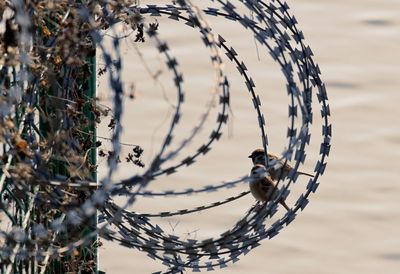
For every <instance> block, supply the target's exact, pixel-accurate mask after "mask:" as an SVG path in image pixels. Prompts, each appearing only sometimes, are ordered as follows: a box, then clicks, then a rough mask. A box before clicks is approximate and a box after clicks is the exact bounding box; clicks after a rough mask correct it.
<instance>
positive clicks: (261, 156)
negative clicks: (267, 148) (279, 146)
mask: <svg viewBox="0 0 400 274" xmlns="http://www.w3.org/2000/svg"><path fill="white" fill-rule="evenodd" d="M249 158H251V160H252V161H253V164H254V165H257V164H258V165H263V166H265V162H266V161H265V152H264V150H263V149H261V148H258V149H256V150H254V151H253V152H252V153H251V154H250V155H249ZM268 165H270V166H271V167H272V168H271V169H270V170H269V171H268V172H269V175H270V176H271V178H272V179H273V180H274V181H278V180H279V179H284V178H286V177H287V176H288V175H289V172H290V171H291V170H292V169H293V167H292V166H290V165H289V164H288V163H284V162H283V161H280V160H279V157H278V156H276V155H274V154H272V153H268ZM297 174H299V175H306V176H310V177H314V175H312V174H310V173H306V172H302V171H297Z"/></svg>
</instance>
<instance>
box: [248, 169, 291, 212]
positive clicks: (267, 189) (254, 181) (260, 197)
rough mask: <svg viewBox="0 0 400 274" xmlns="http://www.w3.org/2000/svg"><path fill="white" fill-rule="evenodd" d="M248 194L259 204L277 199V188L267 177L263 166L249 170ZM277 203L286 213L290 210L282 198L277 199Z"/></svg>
mask: <svg viewBox="0 0 400 274" xmlns="http://www.w3.org/2000/svg"><path fill="white" fill-rule="evenodd" d="M250 192H251V194H253V196H254V198H256V200H257V201H260V202H268V201H271V200H274V199H276V198H277V196H278V192H279V188H278V187H277V185H276V184H275V183H274V181H273V180H272V178H271V177H270V176H269V175H268V172H267V169H266V168H265V166H263V165H260V164H256V165H254V167H253V168H252V169H251V180H250ZM279 203H280V204H281V205H282V206H283V207H284V208H286V210H287V211H289V210H290V208H289V207H288V206H287V204H286V202H285V200H284V199H283V198H282V197H281V198H279Z"/></svg>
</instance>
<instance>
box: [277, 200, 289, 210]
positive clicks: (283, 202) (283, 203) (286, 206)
mask: <svg viewBox="0 0 400 274" xmlns="http://www.w3.org/2000/svg"><path fill="white" fill-rule="evenodd" d="M279 203H280V204H281V205H282V206H283V207H284V208H286V210H287V211H290V208H289V207H288V205H287V204H286V203H285V200H283V199H280V201H279Z"/></svg>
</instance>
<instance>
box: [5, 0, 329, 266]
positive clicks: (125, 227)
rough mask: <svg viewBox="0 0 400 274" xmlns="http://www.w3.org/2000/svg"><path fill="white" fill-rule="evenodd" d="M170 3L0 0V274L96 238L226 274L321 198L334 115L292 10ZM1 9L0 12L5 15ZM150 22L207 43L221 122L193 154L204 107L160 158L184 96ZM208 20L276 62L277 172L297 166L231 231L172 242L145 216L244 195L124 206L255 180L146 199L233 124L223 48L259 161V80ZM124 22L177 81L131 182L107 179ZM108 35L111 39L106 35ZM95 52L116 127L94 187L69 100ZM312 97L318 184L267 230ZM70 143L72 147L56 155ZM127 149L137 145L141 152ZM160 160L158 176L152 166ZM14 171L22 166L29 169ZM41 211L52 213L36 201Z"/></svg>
mask: <svg viewBox="0 0 400 274" xmlns="http://www.w3.org/2000/svg"><path fill="white" fill-rule="evenodd" d="M174 2H176V3H175V4H169V5H165V6H160V5H146V6H141V5H138V4H137V3H136V2H135V1H115V2H114V3H109V2H108V1H87V3H74V5H67V4H66V2H65V1H60V2H59V3H57V4H54V3H53V5H54V6H51V8H50V9H48V10H46V9H45V8H44V7H45V6H46V5H48V4H49V2H47V1H41V2H40V1H39V3H36V4H34V3H25V2H23V1H21V0H13V1H7V2H6V4H5V8H4V9H6V8H7V9H8V10H9V11H10V12H11V14H12V16H11V17H10V19H7V21H6V22H7V24H8V25H7V26H6V32H7V31H8V33H6V34H4V35H3V37H2V41H1V42H2V43H1V46H2V51H3V52H2V54H3V56H2V57H1V59H0V66H1V70H0V85H1V90H2V93H3V95H2V96H1V98H0V108H1V110H0V113H1V114H0V118H1V132H0V133H1V136H0V137H1V138H0V141H1V142H2V143H3V144H4V145H3V156H4V157H5V161H4V167H3V170H2V173H1V179H0V194H1V195H0V197H1V203H0V213H1V214H2V215H0V217H1V218H2V219H3V218H6V219H7V220H8V221H2V222H3V223H4V224H6V225H8V226H9V227H4V226H3V225H2V226H1V227H0V242H1V247H0V259H1V264H2V268H1V269H2V271H3V270H5V273H10V271H11V269H12V265H13V264H14V263H15V261H27V260H29V259H32V258H34V260H36V261H37V262H38V264H39V265H40V264H42V265H41V267H40V271H43V270H44V269H45V266H46V264H47V263H48V261H49V260H51V259H52V258H54V257H57V256H58V255H59V254H71V253H72V252H73V251H74V250H75V249H77V248H78V247H82V246H87V245H90V244H93V237H95V236H96V235H99V236H100V237H102V238H103V239H105V240H110V241H115V242H118V243H119V244H120V245H123V246H125V247H128V248H135V249H138V250H140V251H142V252H146V253H147V254H148V256H149V257H150V258H152V259H156V260H158V261H160V262H162V263H163V264H164V265H165V266H166V267H167V268H168V269H167V270H166V271H165V272H164V273H182V272H183V271H184V270H186V269H191V270H193V271H201V270H207V271H211V270H213V269H214V268H216V267H219V268H224V267H226V266H227V264H228V263H234V262H236V261H238V260H239V259H240V256H241V255H243V254H247V253H248V252H249V251H250V250H251V249H253V248H255V247H257V246H258V245H260V242H261V241H262V240H264V239H271V238H273V237H274V236H276V235H277V234H279V232H280V231H281V230H282V229H283V228H284V227H285V226H287V225H289V224H290V223H291V222H292V221H293V220H294V219H295V218H296V216H297V214H298V212H299V211H302V210H303V209H304V208H305V207H306V206H307V204H308V202H309V196H310V195H311V193H314V192H315V191H316V190H317V188H318V186H319V181H318V180H319V177H320V176H321V175H323V173H324V171H325V168H326V158H327V157H328V156H329V153H330V148H331V146H330V139H331V135H332V133H331V131H332V126H331V124H330V123H329V120H328V118H329V116H330V108H329V104H328V102H327V100H328V98H327V92H326V89H325V85H324V84H323V82H322V80H321V79H320V69H319V67H318V65H316V64H315V63H314V61H313V59H312V57H313V53H312V51H311V49H310V47H309V46H306V45H305V44H304V35H303V33H302V32H301V31H300V30H299V29H298V28H297V20H296V19H295V17H294V16H292V15H291V14H290V13H289V6H288V5H287V3H286V2H282V1H280V0H275V1H274V0H272V1H269V2H267V3H266V2H263V1H255V0H238V1H236V2H237V4H238V5H241V6H242V7H245V8H246V9H247V10H248V11H249V12H250V13H251V14H254V15H255V18H253V17H251V18H250V17H248V16H247V15H245V14H244V15H241V14H240V13H239V11H238V9H237V8H236V6H235V5H234V4H232V3H231V2H229V1H223V0H213V1H210V5H212V6H211V7H208V8H205V9H203V10H201V9H200V8H198V7H197V6H196V5H194V4H193V3H192V1H190V0H178V1H174ZM1 8H2V7H0V9H1ZM0 12H1V14H3V12H2V10H0ZM160 16H165V17H167V18H169V19H171V20H174V21H176V22H182V23H184V24H185V25H186V26H188V27H191V28H194V29H198V30H199V32H200V35H201V38H202V41H203V43H204V46H205V47H206V48H208V49H209V51H210V60H211V65H212V66H213V68H214V70H215V79H214V80H213V81H214V85H215V90H217V91H218V93H217V94H218V96H219V103H218V114H217V119H216V121H215V124H214V127H213V130H212V131H211V133H210V135H209V137H208V139H207V140H205V141H204V142H202V144H201V145H200V146H199V147H198V148H197V149H196V152H195V153H193V154H186V148H188V147H189V145H190V144H191V143H192V140H193V139H194V137H195V136H197V135H198V132H199V130H200V129H202V128H203V127H204V123H205V121H206V120H207V119H208V118H209V117H210V111H211V108H210V107H208V108H207V110H206V111H205V112H204V114H203V115H202V118H201V120H200V122H199V124H198V125H197V126H195V127H194V129H193V131H192V133H191V135H189V136H188V137H186V138H184V140H183V141H182V142H181V143H180V144H179V145H178V147H177V148H176V149H173V150H170V151H168V148H169V147H170V145H171V144H172V143H173V141H174V135H173V133H174V132H175V130H176V128H177V127H178V124H179V122H180V119H181V117H182V116H183V115H184V113H183V112H182V104H183V103H184V101H185V93H184V87H183V84H184V82H183V78H184V77H183V73H182V72H181V71H180V70H179V68H178V60H177V59H176V57H174V56H173V54H172V52H171V49H170V46H169V45H168V43H167V42H166V41H164V40H162V38H161V37H160V35H161V34H160V33H159V31H158V23H149V22H148V19H147V17H150V18H151V17H160ZM205 16H212V17H218V18H222V19H226V20H229V21H231V22H234V23H238V24H239V25H241V26H242V27H243V28H244V29H245V30H248V31H249V32H250V33H251V34H252V35H253V36H254V37H255V39H256V41H257V42H258V43H259V44H260V45H261V46H264V47H265V48H266V50H267V53H269V54H270V55H271V57H272V58H273V60H274V61H275V62H276V63H277V64H278V65H279V66H280V68H281V70H282V73H283V76H284V77H285V79H286V82H287V92H288V95H289V98H290V103H289V108H288V115H289V118H290V125H289V127H288V130H287V139H288V144H287V148H286V149H285V151H284V152H283V153H282V156H281V157H280V158H279V162H281V163H283V165H286V163H287V162H291V161H292V159H294V164H293V170H292V171H291V172H290V173H289V174H288V176H287V177H288V178H287V179H285V178H280V179H279V180H278V182H277V186H278V184H282V186H280V187H277V191H278V195H277V196H276V198H275V199H273V200H271V201H269V202H267V203H265V204H263V205H262V206H260V207H253V208H251V209H250V210H249V211H248V212H247V213H246V214H245V215H244V216H242V218H241V219H240V220H238V222H237V223H236V224H235V225H234V226H233V227H232V228H231V229H229V230H227V231H225V232H223V233H221V234H220V235H219V236H216V237H214V238H211V239H206V240H196V239H182V238H181V237H180V236H177V235H169V234H167V233H166V232H165V231H164V230H163V229H162V228H161V227H160V226H159V225H157V224H156V222H155V220H154V218H160V217H162V218H168V217H171V216H182V215H186V214H192V213H195V212H199V211H205V210H208V209H210V208H214V207H218V206H221V205H224V204H227V203H230V202H233V201H235V200H237V199H240V198H242V197H244V196H245V195H247V194H248V193H249V191H246V192H240V193H238V194H236V195H233V196H231V197H228V198H224V199H221V200H219V201H216V202H212V203H208V204H205V205H201V206H197V207H195V208H192V209H190V208H184V209H180V210H175V211H164V212H159V213H147V212H142V213H138V212H133V211H129V210H128V208H130V207H131V206H132V205H133V204H134V203H135V202H136V200H137V199H138V197H160V196H161V197H164V196H172V197H177V198H178V197H180V196H186V195H190V194H198V193H208V192H212V191H217V190H221V189H226V188H232V187H235V186H236V185H238V184H239V183H243V182H249V181H252V180H253V179H252V178H251V177H249V176H246V175H244V176H242V177H241V178H239V179H237V180H233V181H228V182H222V183H215V184H212V185H209V186H205V187H200V188H192V187H189V188H187V189H186V190H183V191H177V190H166V191H161V192H151V191H147V190H145V189H146V188H147V186H148V185H150V184H152V183H153V182H154V180H155V179H156V178H158V177H162V176H168V175H171V174H173V173H176V172H179V171H180V170H181V169H182V168H185V167H189V166H191V165H192V164H194V163H195V162H196V161H197V160H198V158H199V157H202V156H204V155H205V154H207V153H208V152H209V151H210V150H211V149H212V145H214V144H215V143H216V141H218V140H220V138H221V135H222V134H223V128H224V125H225V124H226V123H227V121H228V119H229V118H228V115H229V114H228V113H229V108H230V98H231V94H230V84H229V81H228V78H227V76H226V75H225V72H224V70H223V65H224V62H223V61H224V58H223V56H222V54H223V53H224V54H225V55H226V56H227V57H228V61H230V62H231V63H232V64H234V65H235V66H236V69H237V71H238V72H239V74H240V75H241V76H242V78H243V82H244V83H245V85H246V87H247V90H248V92H249V95H250V97H249V98H250V100H251V103H252V105H253V107H254V110H255V114H256V116H257V121H258V127H259V130H260V137H261V138H260V141H261V144H262V147H263V149H264V151H265V153H268V137H267V123H266V119H265V115H264V114H263V112H262V108H261V103H262V102H261V99H260V96H259V95H258V94H257V92H256V85H255V81H254V80H253V79H252V77H251V76H250V73H249V71H248V69H247V67H246V64H245V63H244V62H243V61H241V59H240V56H239V53H238V52H237V51H236V50H235V49H234V48H233V47H231V46H230V45H229V42H228V41H226V40H225V39H224V38H223V37H222V36H221V35H220V34H215V33H214V32H213V30H212V28H211V26H210V24H209V23H208V22H207V20H206V19H205ZM52 18H54V19H52ZM57 18H60V19H57ZM46 20H47V22H46ZM57 20H59V21H57ZM120 23H122V24H127V25H129V26H131V28H132V29H133V30H134V31H136V40H137V41H141V40H143V41H144V36H145V35H147V36H148V37H149V38H150V39H151V40H152V41H153V43H154V46H155V48H156V49H157V50H158V52H159V54H160V55H162V56H164V59H165V62H166V66H167V68H168V70H169V71H170V72H171V74H172V75H173V76H172V80H173V84H174V85H175V88H176V97H177V99H176V107H175V108H174V111H175V112H174V114H173V115H172V120H171V122H170V125H169V129H168V131H167V133H166V135H165V137H164V140H163V142H162V145H161V147H160V149H159V151H158V153H156V156H154V158H153V159H152V161H151V164H150V165H149V167H148V168H147V169H146V170H145V171H144V172H143V173H142V174H139V173H138V174H133V175H132V176H131V177H130V178H127V179H124V180H121V181H117V182H115V181H113V180H112V176H113V174H114V173H115V172H116V170H117V167H118V158H119V155H120V154H121V145H122V144H121V142H120V137H121V132H122V131H121V130H122V124H121V121H122V117H123V113H124V109H123V104H122V101H123V98H124V96H125V95H124V89H123V82H122V77H121V73H122V66H123V60H122V55H121V49H120V40H121V38H120V37H118V35H116V33H117V30H116V26H117V24H120ZM105 29H106V30H107V32H111V33H112V35H109V34H107V35H104V31H103V30H105ZM35 32H36V33H35ZM37 33H39V35H38V34H37ZM105 37H107V38H110V37H111V40H112V46H111V47H107V46H106V43H105ZM7 39H8V40H7ZM77 39H78V40H77ZM71 41H73V42H75V43H76V42H77V41H79V42H78V43H77V45H76V47H69V48H68V49H66V48H65V47H64V46H65V45H71ZM64 44H65V45H64ZM95 48H97V50H98V52H100V55H101V56H102V58H103V60H104V74H105V75H107V78H108V83H109V85H110V87H111V90H112V93H113V107H112V115H113V118H112V119H113V123H112V125H111V128H112V136H111V138H110V141H111V147H112V150H111V151H110V153H109V155H108V159H107V160H108V161H107V172H106V173H105V174H106V175H105V177H104V178H101V179H100V180H99V183H96V182H94V181H93V180H91V179H89V178H88V177H89V176H88V174H89V173H90V171H91V170H93V167H91V166H90V164H89V162H88V160H87V158H88V157H87V155H88V153H89V152H90V151H91V150H93V145H94V144H89V145H86V146H85V145H83V146H82V145H81V143H82V142H83V141H84V142H86V141H85V140H87V138H88V137H87V136H93V134H92V135H90V134H91V133H86V132H84V131H82V130H81V129H80V127H82V125H86V124H87V123H88V122H87V121H83V120H82V119H80V118H78V115H80V114H81V113H82V109H83V106H84V105H85V103H82V102H81V99H80V97H79V96H78V94H79V90H80V88H81V85H80V84H79V81H78V79H81V78H82V77H83V78H84V77H87V76H88V74H87V72H86V74H85V73H84V72H85V71H87V66H88V63H87V62H86V61H82V60H86V59H87V58H88V57H93V52H94V49H95ZM73 56H78V58H73ZM82 71H83V73H82ZM92 73H93V72H92ZM296 77H297V78H296ZM54 79H60V80H62V79H63V80H62V82H61V83H58V82H57V81H58V80H54ZM11 80H12V81H11ZM57 85H58V86H59V87H58V88H56V89H55V90H56V91H59V92H58V93H56V94H47V95H46V92H43V90H46V89H51V88H54V87H55V86H57ZM17 89H19V90H20V91H19V93H20V94H21V96H20V97H21V98H20V99H19V98H17V97H16V95H14V94H17V93H16V90H17ZM315 89H316V92H315ZM48 95H49V96H48ZM13 96H15V98H14V99H13ZM313 96H316V97H317V99H318V103H319V106H320V115H321V119H322V139H323V140H322V142H321V144H320V151H319V159H318V160H317V162H316V164H315V167H314V174H313V175H314V176H313V177H312V178H310V179H309V181H308V184H307V186H306V188H305V190H304V192H303V193H302V194H300V196H299V197H298V198H297V200H296V202H295V204H294V206H293V207H292V208H291V209H290V210H288V211H287V212H286V213H285V214H283V216H282V217H280V218H277V219H276V220H275V221H274V222H273V223H271V224H269V225H268V226H267V224H268V223H270V222H272V220H273V217H274V216H275V214H276V213H278V212H279V210H278V201H279V199H282V198H283V199H285V198H287V197H288V195H289V193H290V188H291V186H292V185H293V184H294V183H295V182H296V180H297V178H298V176H299V173H298V170H299V167H300V166H302V165H303V164H304V163H305V160H306V153H305V149H306V148H307V146H308V145H309V144H310V142H311V133H310V131H309V127H310V125H311V124H312V123H313V120H314V119H313V110H312V98H313ZM46 98H47V99H46ZM52 98H53V99H55V98H57V99H60V101H61V102H62V103H60V105H57V107H58V108H59V110H56V111H55V114H54V116H55V117H51V116H50V117H46V114H47V112H46V110H45V109H43V106H44V105H45V104H43V103H41V100H51V99H52ZM73 102H76V103H75V104H74V103H73ZM79 105H81V106H79ZM86 107H88V108H89V109H90V110H91V112H92V114H93V115H94V116H95V117H101V113H100V114H99V111H98V110H97V109H96V106H95V104H90V105H89V106H86ZM299 109H300V111H299ZM37 119H41V120H42V121H44V122H47V123H49V124H51V123H54V121H58V122H59V123H58V125H57V126H56V127H55V128H56V129H57V130H54V134H50V135H47V136H45V135H43V132H42V131H41V130H40V129H38V128H37V126H36V125H35V120H37ZM53 120H54V121H53ZM52 121H53V122H52ZM297 121H300V123H301V125H299V126H296V122H297ZM89 124H90V122H89ZM52 126H53V125H50V127H52ZM83 136H86V137H85V138H83ZM84 142H83V143H84ZM135 143H136V142H135ZM66 146H68V149H69V150H66ZM134 147H137V148H139V146H137V145H135V146H134ZM57 149H60V151H57ZM66 151H68V153H66ZM63 152H64V153H63ZM53 154H54V155H53ZM55 154H56V155H59V154H61V157H62V159H63V161H64V162H65V163H66V164H67V167H68V174H67V176H54V175H52V166H51V165H50V164H49V163H50V162H51V161H50V159H52V158H54V157H56V155H55ZM140 154H141V152H140V151H138V152H137V156H138V157H140ZM185 154H186V155H185ZM177 157H179V159H181V160H180V161H179V162H178V163H177V164H170V162H171V161H172V159H175V158H177ZM164 165H165V166H166V167H162V166H164ZM265 165H266V167H267V171H269V170H271V169H273V168H274V166H273V165H271V164H270V163H269V162H268V161H266V163H265ZM21 168H25V173H23V172H22V171H21ZM14 170H17V172H15V171H14ZM80 193H85V195H86V198H85V199H81V200H79V199H78V200H79V201H78V202H77V201H76V200H74V199H73V197H77V196H79V195H80ZM121 195H123V196H126V197H127V200H126V202H125V204H124V205H122V206H119V205H117V204H116V203H115V202H114V201H113V197H115V196H121ZM26 202H27V205H28V206H27V207H26V206H25V203H26ZM46 203H47V204H49V206H45V204H46ZM52 206H53V209H52ZM17 207H20V208H24V207H25V208H26V210H25V211H24V212H22V211H21V212H20V210H17V211H15V209H16V208H17ZM34 207H43V208H46V210H49V212H53V211H55V210H59V211H61V215H60V214H55V213H54V212H53V213H50V214H48V216H47V218H46V220H45V223H42V222H41V221H44V219H41V218H39V217H38V218H31V213H32V210H33V208H34ZM96 210H98V211H99V212H100V221H99V223H98V224H97V225H95V224H92V223H91V222H89V220H90V219H91V218H93V215H94V214H96ZM15 213H17V216H18V217H19V218H20V217H21V216H22V217H23V216H24V218H23V219H24V220H23V222H22V223H21V224H18V222H17V221H16V220H15V219H14V215H15ZM57 215H58V216H57ZM3 216H4V217H3ZM82 226H85V227H88V228H89V229H90V232H89V233H86V234H82V233H80V232H78V230H79V229H78V228H79V227H82ZM68 229H69V230H71V229H72V231H76V235H74V237H71V238H70V239H69V240H68V242H65V241H64V242H61V240H59V238H61V237H58V236H57V235H58V234H59V233H60V232H62V231H66V230H68ZM158 273H162V271H160V272H158Z"/></svg>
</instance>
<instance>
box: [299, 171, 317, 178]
mask: <svg viewBox="0 0 400 274" xmlns="http://www.w3.org/2000/svg"><path fill="white" fill-rule="evenodd" d="M297 173H298V174H300V175H306V176H309V177H314V175H313V174H310V173H307V172H303V171H298V172H297Z"/></svg>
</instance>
